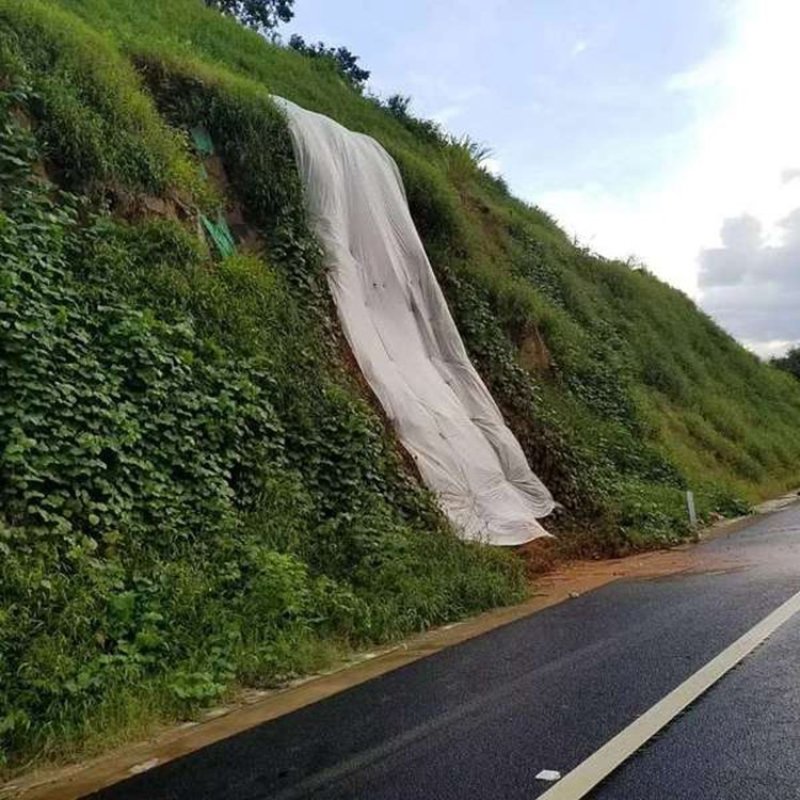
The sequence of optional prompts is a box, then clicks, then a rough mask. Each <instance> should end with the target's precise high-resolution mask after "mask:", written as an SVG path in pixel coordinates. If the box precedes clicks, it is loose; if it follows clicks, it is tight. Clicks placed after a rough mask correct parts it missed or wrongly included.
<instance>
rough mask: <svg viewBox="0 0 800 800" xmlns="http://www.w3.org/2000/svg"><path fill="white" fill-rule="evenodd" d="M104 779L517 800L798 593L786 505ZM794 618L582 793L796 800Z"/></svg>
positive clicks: (390, 799) (261, 794)
mask: <svg viewBox="0 0 800 800" xmlns="http://www.w3.org/2000/svg"><path fill="white" fill-rule="evenodd" d="M700 547H702V548H704V549H708V551H709V553H711V554H719V555H720V557H721V558H722V559H723V560H724V559H725V557H726V556H729V555H730V554H735V555H736V556H737V557H743V558H744V559H745V561H746V562H747V564H746V565H745V566H740V567H737V568H734V569H726V570H721V571H719V572H711V573H705V574H681V575H677V576H670V577H668V578H659V579H651V580H642V579H638V580H625V581H619V582H616V583H612V584H609V585H607V586H605V587H604V588H602V589H599V590H597V591H594V592H591V593H589V594H586V595H583V596H581V597H579V598H576V599H574V600H571V601H569V602H567V603H562V604H561V605H558V606H554V607H552V608H550V609H547V610H545V611H542V612H540V613H538V614H535V615H533V616H531V617H529V618H526V619H523V620H520V621H517V622H515V623H512V624H510V625H508V626H506V627H504V628H500V629H498V630H495V631H493V632H491V633H488V634H486V635H484V636H481V637H479V638H477V639H473V640H470V641H468V642H465V643H463V644H461V645H458V646H456V647H452V648H450V649H448V650H444V651H442V652H440V653H437V654H436V655H433V656H431V657H430V658H426V659H424V660H422V661H419V662H416V663H414V664H411V665H410V666H407V667H404V668H402V669H400V670H397V671H396V672H393V673H390V674H388V675H385V676H383V677H381V678H377V679H375V680H373V681H370V682H368V683H365V684H362V685H361V686H357V687H355V688H353V689H350V690H348V691H346V692H344V693H342V694H339V695H336V696H335V697H332V698H330V699H328V700H326V701H323V702H321V703H317V704H316V705H313V706H310V707H307V708H305V709H301V710H300V711H297V712H295V713H293V714H290V715H288V716H285V717H282V718H280V719H278V720H275V721H273V722H270V723H267V724H264V725H262V726H260V727H258V728H255V729H252V730H250V731H247V732H245V733H243V734H240V735H238V736H235V737H233V738H231V739H227V740H225V741H222V742H219V743H217V744H215V745H212V746H211V747H208V748H206V749H204V750H201V751H199V752H197V753H194V754H192V755H190V756H187V757H184V758H182V759H179V760H177V761H174V762H171V763H168V764H165V765H164V766H162V767H158V768H156V769H153V770H151V771H150V772H146V773H143V774H141V775H138V776H136V777H134V778H131V779H129V780H127V781H125V782H124V783H121V784H117V785H116V786H113V787H111V788H110V789H107V790H105V791H103V792H101V793H99V794H97V795H93V797H94V798H98V799H99V798H102V800H134V799H135V800H167V799H169V800H184V798H185V799H186V800H212V799H213V800H250V799H253V800H255V798H280V799H281V800H289V799H290V798H303V799H304V798H326V799H328V798H348V800H350V799H354V798H359V799H362V798H363V799H364V800H412V799H413V800H417V799H420V800H450V799H451V798H452V799H453V800H456V799H458V800H467V799H469V798H503V799H504V800H516V798H520V799H522V798H524V800H532V798H535V797H537V796H538V795H540V794H542V793H543V792H544V791H545V790H546V789H547V788H548V787H549V784H546V783H543V782H541V781H539V780H537V779H536V777H535V776H536V774H537V773H538V772H539V771H540V770H542V769H553V770H558V771H560V772H561V773H562V774H565V773H567V772H569V771H570V770H571V769H572V768H574V767H575V766H577V765H578V764H579V763H580V762H581V761H583V760H584V759H585V758H587V757H588V756H589V755H591V754H592V753H593V752H594V751H595V750H597V749H598V748H599V747H600V746H601V745H603V744H604V743H605V742H606V741H608V739H609V738H611V737H612V736H613V735H614V734H616V733H617V732H618V731H619V730H621V729H622V728H624V727H625V726H626V725H627V724H628V723H630V722H631V721H633V720H634V719H635V718H636V717H637V716H639V715H640V714H642V713H643V712H644V711H646V710H647V709H648V708H650V707H651V706H652V705H653V704H654V703H656V702H657V701H658V700H660V699H661V698H662V697H663V696H664V695H666V694H667V693H668V692H669V691H670V690H672V689H673V688H674V687H675V686H677V685H678V684H679V683H681V682H682V681H683V680H685V679H686V678H688V677H689V676H690V675H691V674H692V673H693V672H695V671H696V670H698V669H699V668H700V667H702V666H703V665H704V664H705V663H706V662H707V661H709V660H710V659H711V658H713V657H714V656H716V655H717V654H718V653H719V652H720V651H722V650H723V649H724V648H725V647H727V646H728V645H729V644H730V643H731V642H733V641H734V640H735V639H737V638H738V637H739V636H740V635H742V634H743V633H744V632H745V631H747V630H748V629H749V628H751V627H752V626H753V625H755V624H756V623H757V622H759V621H760V620H761V619H762V618H763V617H765V616H766V615H767V614H769V613H770V612H771V611H772V610H773V609H775V608H776V607H777V606H779V605H780V604H781V603H783V602H784V601H785V600H787V599H788V598H789V597H790V596H792V595H793V594H795V593H796V592H797V591H798V590H800V505H794V506H791V507H790V508H788V509H785V510H784V511H781V512H778V513H776V514H773V515H771V516H768V517H764V518H759V519H756V520H754V522H753V524H751V525H750V526H749V527H747V528H746V529H744V530H742V531H740V532H739V533H736V534H733V535H731V536H727V537H724V538H720V539H717V540H715V541H711V542H707V543H705V544H703V545H701V546H700ZM798 655H800V615H797V617H794V618H792V619H791V620H790V621H789V622H788V623H786V624H785V625H784V626H783V627H781V628H780V629H779V630H778V631H777V632H776V633H775V634H774V635H773V636H772V637H771V638H770V639H769V640H767V642H765V643H764V644H763V645H762V646H760V647H759V648H758V649H757V650H756V651H754V652H753V653H752V654H751V655H750V656H748V657H747V658H746V659H745V660H744V661H743V662H742V663H741V664H740V665H739V666H738V667H737V668H735V669H734V670H733V671H732V672H730V673H729V674H728V675H726V676H725V677H724V678H722V680H721V681H720V682H719V683H717V684H716V685H715V686H714V687H713V688H712V689H711V690H710V691H709V692H708V693H707V694H706V695H705V696H704V697H702V698H701V699H700V700H699V701H698V702H697V703H695V704H694V705H693V706H692V707H691V708H689V709H688V710H687V711H686V712H685V713H684V714H683V715H681V716H680V717H679V718H678V719H676V720H675V721H674V722H673V723H672V724H671V725H670V726H669V727H668V728H666V729H665V730H664V731H663V732H662V733H661V734H659V735H658V736H657V737H656V738H655V739H653V740H651V742H650V743H648V744H647V745H646V746H645V747H644V748H643V749H642V750H641V751H640V752H639V753H637V754H636V755H635V756H633V757H632V758H631V759H630V760H629V761H627V762H626V763H625V764H624V765H623V766H622V767H621V768H620V769H619V770H618V771H617V772H615V773H614V774H613V775H612V776H611V777H610V778H609V779H607V781H606V782H605V783H604V784H602V785H601V786H600V787H598V788H597V789H596V790H595V791H594V793H593V794H592V797H593V798H598V800H599V799H600V798H602V800H611V799H612V798H624V799H627V798H631V799H635V800H650V798H653V799H654V800H661V799H662V798H663V800H678V799H680V800H684V799H686V800H689V799H693V798H698V800H699V799H700V798H702V800H717V799H719V800H757V799H759V800H760V798H765V799H766V798H770V800H783V799H784V798H787V799H788V798H798V800H800V659H798Z"/></svg>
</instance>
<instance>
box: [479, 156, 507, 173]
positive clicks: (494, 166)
mask: <svg viewBox="0 0 800 800" xmlns="http://www.w3.org/2000/svg"><path fill="white" fill-rule="evenodd" d="M481 166H482V167H483V168H484V169H485V170H486V171H487V172H488V173H489V174H490V175H494V176H495V177H497V176H499V175H500V174H501V173H502V172H503V164H502V163H501V161H500V159H499V158H495V157H494V156H488V157H487V158H484V159H483V161H481Z"/></svg>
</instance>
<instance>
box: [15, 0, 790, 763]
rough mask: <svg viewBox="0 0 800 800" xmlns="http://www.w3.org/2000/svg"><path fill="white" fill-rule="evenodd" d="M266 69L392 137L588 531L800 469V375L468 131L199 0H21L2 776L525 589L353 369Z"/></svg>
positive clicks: (506, 381) (637, 534)
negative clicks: (742, 339) (499, 170)
mask: <svg viewBox="0 0 800 800" xmlns="http://www.w3.org/2000/svg"><path fill="white" fill-rule="evenodd" d="M271 94H276V95H280V96H283V97H286V98H288V99H291V100H293V101H294V102H296V103H298V104H300V105H301V106H304V107H305V108H308V109H312V110H316V111H319V112H322V113H324V114H326V115H329V116H331V117H332V118H334V119H336V120H338V121H339V122H341V123H342V124H344V125H345V126H347V127H349V128H351V129H353V130H356V131H362V132H365V133H368V134H370V135H372V136H374V137H375V138H376V139H378V140H379V141H380V142H381V143H382V144H383V145H384V147H386V148H387V150H388V151H389V152H390V153H391V154H392V156H393V157H394V158H395V159H396V161H397V163H398V165H399V167H400V170H401V172H402V175H403V179H404V183H405V187H406V191H407V195H408V199H409V203H410V206H411V211H412V215H413V217H414V220H415V222H416V225H417V228H418V230H419V232H420V234H421V236H422V238H423V240H424V243H425V246H426V249H427V252H428V254H429V256H430V260H431V262H432V265H433V268H434V270H435V272H436V274H437V277H438V279H439V282H440V284H441V286H442V288H443V290H444V292H445V295H446V297H447V300H448V303H449V305H450V308H451V311H452V313H453V315H454V317H455V321H456V323H457V326H458V328H459V330H460V332H461V335H462V337H463V338H464V341H465V343H466V346H467V349H468V351H469V353H470V355H471V357H472V359H473V361H474V363H475V365H476V367H477V368H478V371H479V372H480V374H481V375H482V377H483V378H484V380H485V381H486V383H487V384H488V386H489V388H490V389H491V391H492V394H493V396H494V398H495V400H496V401H497V402H498V404H499V405H500V407H501V409H502V411H503V413H504V415H505V418H506V420H507V421H508V423H509V425H510V426H511V428H512V430H513V431H514V433H515V434H516V435H517V437H518V439H519V441H520V442H521V444H522V446H523V449H524V451H525V454H526V455H527V457H528V461H529V463H530V465H531V467H532V468H533V470H534V471H535V472H536V473H537V474H538V475H539V476H540V477H541V478H542V480H543V481H544V483H545V484H546V485H547V486H548V487H549V489H550V490H551V491H552V493H553V495H554V497H555V498H556V499H557V500H558V501H559V502H560V503H561V504H562V505H563V507H564V508H563V510H562V511H560V512H559V513H558V514H557V515H556V516H554V517H553V518H551V519H549V520H548V521H547V522H546V525H547V527H548V528H549V529H550V530H551V531H553V532H555V533H556V534H557V535H558V537H559V544H558V545H557V547H558V548H559V549H560V551H561V552H562V553H564V554H576V553H583V554H597V553H602V554H613V553H618V552H621V551H624V550H628V549H631V548H637V547H651V546H658V545H663V544H666V543H671V542H674V541H677V540H679V539H680V538H682V537H685V536H687V535H689V533H690V531H689V530H688V525H687V522H686V514H685V509H684V492H685V490H686V489H687V488H691V489H692V490H693V491H694V492H695V495H696V498H697V504H698V511H699V513H700V516H701V517H703V518H708V517H709V515H710V514H712V512H716V513H721V514H730V513H738V512H740V511H741V510H743V509H744V508H746V506H747V504H748V503H750V502H753V501H755V500H757V499H759V498H763V497H766V496H768V495H770V494H773V493H777V492H779V491H781V490H783V489H785V488H787V487H789V486H792V485H796V484H797V483H799V482H800V480H798V479H800V384H798V383H797V381H795V380H794V379H793V378H792V377H791V376H790V375H787V374H784V373H781V372H780V371H778V370H776V369H774V368H772V367H770V366H767V365H764V364H762V363H761V362H760V361H759V360H758V359H757V358H756V357H755V356H753V355H752V354H750V353H748V352H747V351H745V350H744V349H743V348H742V347H741V346H739V345H738V344H737V343H736V342H735V341H734V340H733V339H732V338H731V337H730V336H728V335H727V334H726V333H725V332H724V331H722V330H721V329H720V328H719V327H718V326H716V325H715V324H714V323H713V322H712V321H711V320H710V319H709V318H708V317H707V316H705V315H704V314H703V313H702V312H700V311H699V310H698V309H697V307H696V306H695V305H694V304H693V303H692V302H691V300H690V299H689V298H687V297H686V296H684V295H683V294H681V293H680V292H678V291H676V290H674V289H672V288H670V287H668V286H667V285H665V284H664V283H662V282H660V281H659V280H657V279H656V278H655V277H653V276H652V275H650V274H648V273H647V272H646V271H644V270H641V269H631V268H630V267H629V266H627V265H625V264H622V263H617V262H613V261H607V260H604V259H600V258H597V257H596V256H594V255H593V254H591V253H590V252H587V251H586V250H583V249H581V248H579V247H576V246H575V245H574V244H573V243H572V242H571V241H570V240H569V239H568V238H567V237H566V236H565V234H564V233H563V232H562V231H561V230H560V229H559V228H558V227H557V226H556V225H555V224H554V223H553V221H552V220H551V219H550V218H549V217H548V216H547V214H546V213H545V212H543V211H541V210H539V209H537V208H533V207H531V206H529V205H527V204H525V203H523V202H521V201H519V200H517V199H515V198H513V197H512V196H510V195H509V193H508V191H507V190H506V188H505V186H504V184H503V183H502V181H499V180H497V179H495V178H493V177H492V176H490V175H489V174H488V173H486V172H485V171H483V170H482V169H481V168H480V167H479V165H478V164H477V163H476V161H475V159H474V157H473V154H472V152H471V150H470V148H469V146H468V145H464V144H462V145H459V144H457V143H449V144H448V143H445V142H443V141H442V140H441V138H440V137H438V136H436V135H433V134H431V132H430V130H429V129H428V128H427V127H426V126H425V125H424V124H422V123H420V122H419V121H417V120H414V119H413V118H409V117H407V116H405V115H403V114H393V113H392V112H391V111H389V110H387V109H386V108H384V107H381V106H380V105H379V104H378V103H376V102H374V101H373V100H370V99H369V98H366V97H363V96H361V95H360V94H358V93H357V92H355V91H353V89H352V88H351V87H350V86H348V84H347V83H346V82H345V81H343V80H342V79H341V78H340V77H339V75H338V74H337V73H336V72H335V71H334V70H333V69H332V68H331V66H330V65H329V64H328V63H327V62H325V61H324V60H310V59H308V58H305V57H303V56H302V55H300V54H298V53H295V52H292V51H289V50H285V49H281V48H279V47H276V46H273V45H270V44H268V43H267V42H265V41H264V40H263V39H262V38H260V37H259V36H257V35H256V34H254V33H252V32H250V31H247V30H245V29H243V28H242V27H240V26H239V25H237V24H236V23H235V22H233V21H232V20H230V19H227V18H223V17H221V16H220V15H219V14H217V13H216V12H214V11H211V10H208V9H206V8H205V7H204V6H203V4H201V3H200V2H198V1H197V0H170V2H169V3H164V2H160V1H159V0H137V2H136V3H130V2H128V0H49V2H46V1H45V0H25V1H24V2H23V0H0V112H1V114H2V116H1V117H0V254H2V267H0V331H1V333H0V337H1V338H0V438H1V439H2V460H1V461H0V497H2V518H0V556H2V558H0V769H2V768H3V767H4V764H5V767H6V768H7V769H9V770H13V769H15V768H17V766H19V765H20V764H22V763H23V762H24V761H25V760H26V759H29V758H32V757H33V758H42V757H53V758H61V757H64V756H65V755H66V756H68V755H70V754H71V753H74V752H76V751H79V750H86V749H92V748H96V747H103V746H108V745H109V744H110V743H112V742H114V741H115V740H117V739H120V738H124V737H130V736H136V735H140V734H141V733H142V732H143V731H146V730H147V729H148V728H149V727H150V726H152V725H153V724H154V723H155V722H157V721H159V720H165V719H174V718H176V717H179V716H183V715H186V714H190V713H192V711H193V710H194V709H196V708H198V707H200V706H202V705H204V704H208V703H210V702H213V701H215V700H217V699H218V698H220V697H222V696H224V695H225V694H226V693H227V692H230V691H232V690H234V689H235V687H237V686H242V685H248V686H266V685H274V684H276V683H279V682H281V681H283V680H285V679H286V678H288V677H291V676H292V675H296V674H300V673H303V672H307V671H309V670H312V669H314V668H316V667H318V666H320V665H322V664H324V663H326V662H328V661H329V660H330V659H331V658H333V657H335V655H336V654H337V653H341V652H344V651H346V650H347V649H349V648H352V647H357V646H361V645H365V644H367V643H374V642H381V641H387V640H390V639H392V638H396V637H398V636H401V635H403V634H405V633H408V632H410V631H415V630H420V629H423V628H425V627H428V626H430V625H435V624H441V623H444V622H447V621H450V620H453V619H457V618H459V617H463V616H464V615H467V614H470V613H475V612H478V611H480V610H482V609H485V608H489V607H491V606H494V605H500V604H503V603H509V602H513V601H515V600H518V599H520V598H521V597H522V596H523V595H524V593H525V591H526V582H525V577H524V563H523V561H522V560H521V559H520V557H519V556H518V555H515V554H514V553H513V552H511V551H508V550H501V549H492V548H488V547H485V546H480V545H475V544H468V543H465V542H462V541H460V540H459V539H458V538H456V537H455V536H454V535H453V532H452V530H450V528H449V527H448V525H447V523H446V522H445V521H444V519H443V518H442V516H441V514H440V513H439V511H438V510H437V508H436V505H435V503H434V501H433V499H432V498H431V496H430V495H429V494H428V493H427V492H426V491H425V490H424V489H422V488H421V486H420V483H419V481H418V478H417V476H416V474H415V472H414V470H413V467H412V466H411V464H410V463H409V459H408V458H407V457H406V456H405V454H404V453H403V452H402V450H401V449H400V448H399V447H398V446H397V443H396V441H395V439H394V437H393V435H392V431H391V430H390V429H389V427H388V426H387V425H386V424H385V420H384V418H383V416H382V414H381V412H380V410H379V408H378V406H377V404H376V403H375V402H374V399H373V398H372V397H371V396H370V394H369V392H368V391H367V389H366V386H365V384H364V381H363V379H362V378H361V376H360V375H359V374H358V371H357V370H356V369H355V367H354V363H353V361H352V358H351V355H350V353H349V352H348V350H347V348H346V346H345V345H344V342H343V339H342V337H341V334H340V331H339V328H338V325H337V323H336V321H335V314H334V313H333V309H332V305H331V302H330V297H329V295H328V292H327V289H326V285H325V282H324V275H323V274H322V268H321V258H320V251H319V246H318V244H317V242H316V241H315V240H314V238H313V236H312V235H311V233H310V231H309V229H308V227H307V222H306V219H305V215H304V211H303V204H302V197H301V191H300V184H299V180H298V175H297V172H296V168H295V163H294V157H293V154H292V147H291V142H290V139H289V135H288V130H287V127H286V121H285V119H284V117H283V116H282V114H281V113H280V112H279V111H278V109H277V108H276V106H275V105H274V104H273V103H272V101H271V100H270V95H271ZM542 157H546V154H542ZM221 221H226V222H227V224H228V225H229V226H230V228H231V229H232V231H233V233H234V235H235V237H236V240H237V241H236V248H235V252H234V253H232V254H227V255H224V254H223V252H227V250H228V249H230V248H229V247H228V246H227V245H226V244H225V242H224V241H223V242H222V243H221V245H219V246H218V245H217V244H215V237H216V239H217V240H219V238H220V236H222V238H223V239H224V226H222V227H221V226H220V225H219V224H218V223H219V222H221ZM664 224H665V225H668V224H669V221H668V220H665V221H664Z"/></svg>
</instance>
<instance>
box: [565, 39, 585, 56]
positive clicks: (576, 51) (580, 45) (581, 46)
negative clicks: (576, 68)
mask: <svg viewBox="0 0 800 800" xmlns="http://www.w3.org/2000/svg"><path fill="white" fill-rule="evenodd" d="M588 47H589V42H587V41H586V40H585V39H578V41H577V42H575V44H573V45H572V49H571V50H570V51H569V53H570V55H571V56H572V57H573V58H574V57H575V56H579V55H580V54H581V53H582V52H583V51H584V50H586V49H587V48H588Z"/></svg>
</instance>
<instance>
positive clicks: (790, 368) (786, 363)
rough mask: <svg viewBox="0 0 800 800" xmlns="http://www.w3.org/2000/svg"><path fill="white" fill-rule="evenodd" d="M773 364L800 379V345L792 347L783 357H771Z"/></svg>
mask: <svg viewBox="0 0 800 800" xmlns="http://www.w3.org/2000/svg"><path fill="white" fill-rule="evenodd" d="M770 363H771V364H772V366H774V367H777V368H778V369H782V370H784V371H786V372H789V373H791V374H792V375H794V376H795V378H797V379H798V380H800V345H798V346H797V347H793V348H791V350H789V352H788V353H787V354H786V355H785V356H783V357H781V358H772V359H770Z"/></svg>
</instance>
